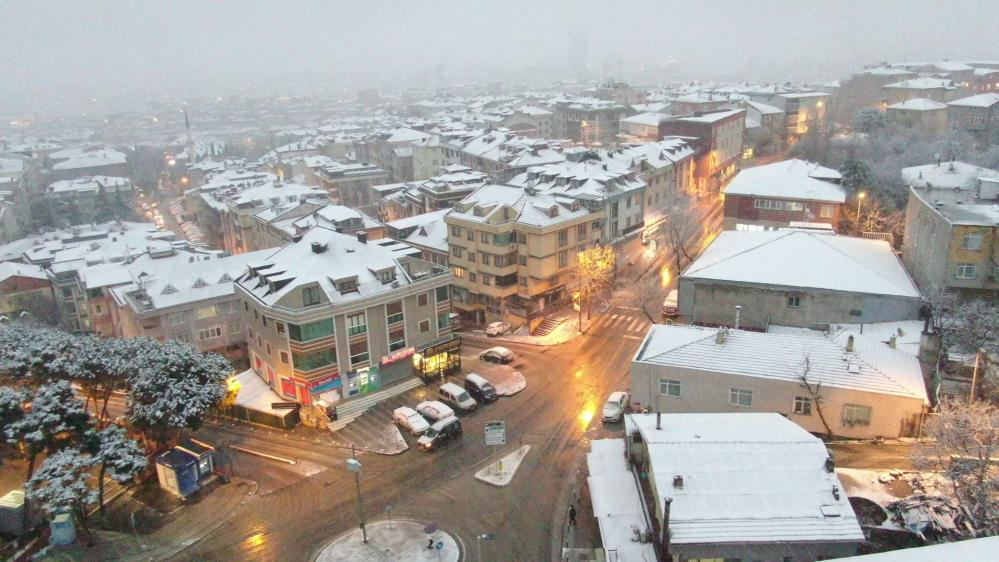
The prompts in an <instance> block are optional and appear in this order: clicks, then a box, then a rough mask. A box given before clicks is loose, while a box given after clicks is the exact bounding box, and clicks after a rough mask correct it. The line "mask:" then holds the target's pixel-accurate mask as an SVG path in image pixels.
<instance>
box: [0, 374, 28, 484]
mask: <svg viewBox="0 0 999 562" xmlns="http://www.w3.org/2000/svg"><path fill="white" fill-rule="evenodd" d="M26 400H27V395H26V393H25V392H24V391H22V390H20V389H17V388H11V387H7V386H0V427H3V428H7V427H10V426H11V425H12V424H14V423H16V422H18V421H20V420H21V419H22V418H23V417H24V402H25V401H26ZM0 438H2V439H0V452H4V449H5V446H6V445H10V444H11V443H10V442H9V441H8V440H7V438H6V435H0ZM2 461H3V455H0V466H2V464H3V463H2Z"/></svg>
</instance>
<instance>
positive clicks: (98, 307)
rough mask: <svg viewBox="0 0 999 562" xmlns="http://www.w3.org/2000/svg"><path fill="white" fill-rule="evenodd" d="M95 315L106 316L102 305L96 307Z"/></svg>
mask: <svg viewBox="0 0 999 562" xmlns="http://www.w3.org/2000/svg"><path fill="white" fill-rule="evenodd" d="M94 314H104V312H103V311H102V309H101V305H99V304H97V305H94Z"/></svg>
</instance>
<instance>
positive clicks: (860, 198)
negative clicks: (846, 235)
mask: <svg viewBox="0 0 999 562" xmlns="http://www.w3.org/2000/svg"><path fill="white" fill-rule="evenodd" d="M864 197H867V192H866V191H861V192H860V193H858V194H857V226H858V227H859V226H860V204H861V203H863V202H864Z"/></svg>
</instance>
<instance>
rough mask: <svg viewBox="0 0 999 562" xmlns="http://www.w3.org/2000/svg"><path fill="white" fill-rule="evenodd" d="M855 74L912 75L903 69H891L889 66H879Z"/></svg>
mask: <svg viewBox="0 0 999 562" xmlns="http://www.w3.org/2000/svg"><path fill="white" fill-rule="evenodd" d="M857 74H873V75H875V76H899V75H902V74H912V72H910V71H908V70H906V69H904V68H892V67H889V66H879V67H877V68H869V69H867V70H863V71H861V72H858V73H857Z"/></svg>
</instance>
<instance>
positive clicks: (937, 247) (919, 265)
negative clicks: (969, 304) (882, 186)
mask: <svg viewBox="0 0 999 562" xmlns="http://www.w3.org/2000/svg"><path fill="white" fill-rule="evenodd" d="M951 235H952V233H951V227H950V224H949V223H948V222H947V221H946V220H945V219H944V218H943V216H942V215H941V214H940V213H938V212H937V211H936V209H933V208H931V207H930V206H929V205H926V204H925V203H924V202H923V200H922V199H921V198H920V197H919V196H918V195H916V193H915V191H913V190H911V189H910V190H909V202H908V204H907V205H906V209H905V238H903V240H902V263H903V264H905V268H906V270H907V271H908V272H909V274H910V275H912V277H913V279H914V280H915V281H916V284H918V285H919V286H920V287H922V288H924V289H931V288H943V287H946V286H947V284H948V279H947V261H948V256H947V253H948V248H949V246H950V240H951Z"/></svg>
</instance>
